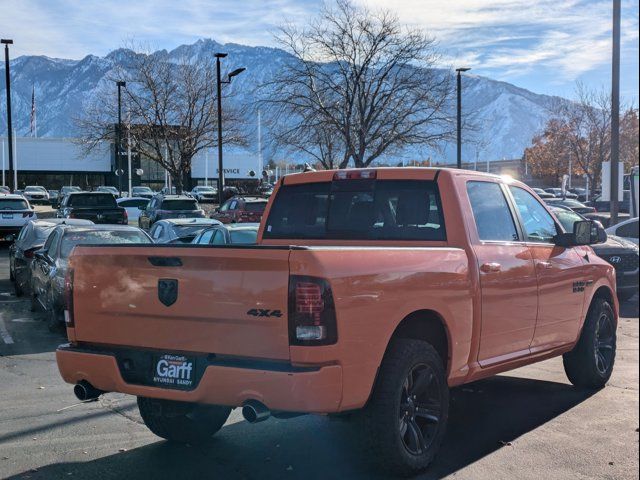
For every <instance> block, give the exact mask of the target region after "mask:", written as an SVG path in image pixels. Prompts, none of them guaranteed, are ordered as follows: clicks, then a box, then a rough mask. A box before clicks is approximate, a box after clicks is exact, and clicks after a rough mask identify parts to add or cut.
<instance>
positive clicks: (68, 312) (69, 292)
mask: <svg viewBox="0 0 640 480" xmlns="http://www.w3.org/2000/svg"><path fill="white" fill-rule="evenodd" d="M64 301H65V310H64V321H65V323H66V324H67V327H73V326H74V318H73V268H71V267H69V268H68V269H67V274H66V275H65V277H64Z"/></svg>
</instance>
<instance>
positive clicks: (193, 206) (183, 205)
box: [161, 199, 198, 210]
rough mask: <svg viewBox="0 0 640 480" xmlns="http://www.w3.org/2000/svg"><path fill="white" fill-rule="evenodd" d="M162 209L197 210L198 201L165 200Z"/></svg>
mask: <svg viewBox="0 0 640 480" xmlns="http://www.w3.org/2000/svg"><path fill="white" fill-rule="evenodd" d="M161 208H162V210H197V209H198V202H196V201H195V200H188V199H184V200H182V199H180V200H165V201H164V202H162V207H161Z"/></svg>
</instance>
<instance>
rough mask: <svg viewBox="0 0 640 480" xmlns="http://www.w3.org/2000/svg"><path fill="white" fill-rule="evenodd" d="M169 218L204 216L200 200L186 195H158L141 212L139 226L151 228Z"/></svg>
mask: <svg viewBox="0 0 640 480" xmlns="http://www.w3.org/2000/svg"><path fill="white" fill-rule="evenodd" d="M168 218H204V210H202V209H201V208H200V205H198V201H197V200H196V199H194V198H190V197H187V196H186V195H163V194H160V195H156V196H155V197H153V199H151V201H150V202H149V205H148V206H147V208H146V209H145V210H143V211H142V212H141V213H140V217H139V218H138V226H139V227H140V228H144V229H147V230H148V229H150V228H151V227H152V226H153V224H154V223H156V222H157V221H158V220H166V219H168Z"/></svg>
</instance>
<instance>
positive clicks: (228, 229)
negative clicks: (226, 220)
mask: <svg viewBox="0 0 640 480" xmlns="http://www.w3.org/2000/svg"><path fill="white" fill-rule="evenodd" d="M259 228H260V224H259V223H231V224H227V225H220V226H217V227H211V228H207V229H205V230H202V231H201V232H200V233H198V234H197V235H196V236H195V238H194V239H193V240H192V242H191V243H193V244H194V245H231V244H233V245H254V244H255V243H256V241H257V239H258V229H259Z"/></svg>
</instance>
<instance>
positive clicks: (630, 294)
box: [618, 290, 638, 303]
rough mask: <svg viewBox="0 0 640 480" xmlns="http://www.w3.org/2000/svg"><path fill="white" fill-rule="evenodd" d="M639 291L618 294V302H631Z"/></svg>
mask: <svg viewBox="0 0 640 480" xmlns="http://www.w3.org/2000/svg"><path fill="white" fill-rule="evenodd" d="M637 293H638V291H637V290H626V291H623V292H618V301H619V302H621V303H622V302H626V301H627V300H631V299H632V298H633V296H634V295H635V294H637Z"/></svg>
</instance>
